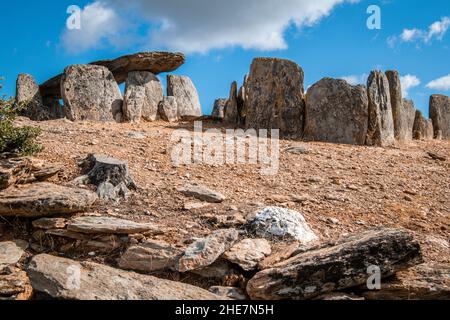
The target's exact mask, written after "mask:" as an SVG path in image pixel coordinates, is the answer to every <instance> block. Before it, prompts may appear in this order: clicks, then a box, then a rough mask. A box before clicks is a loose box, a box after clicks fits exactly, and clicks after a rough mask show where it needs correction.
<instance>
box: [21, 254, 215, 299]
mask: <svg viewBox="0 0 450 320" xmlns="http://www.w3.org/2000/svg"><path fill="white" fill-rule="evenodd" d="M27 272H28V275H29V277H30V280H31V284H32V286H33V289H34V290H36V291H39V292H43V293H46V294H48V295H50V296H51V297H53V298H55V299H65V300H220V299H223V298H222V297H219V296H217V295H215V294H213V293H210V292H208V291H206V290H203V289H201V288H198V287H194V286H191V285H187V284H183V283H180V282H173V281H169V280H163V279H158V278H155V277H152V276H148V275H141V274H137V273H134V272H128V271H124V270H119V269H114V268H111V267H108V266H105V265H101V264H97V263H89V262H82V263H79V262H77V261H74V260H70V259H64V258H58V257H54V256H50V255H45V254H42V255H38V256H35V257H33V259H32V260H31V262H30V264H29V266H28V270H27Z"/></svg>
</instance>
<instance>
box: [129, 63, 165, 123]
mask: <svg viewBox="0 0 450 320" xmlns="http://www.w3.org/2000/svg"><path fill="white" fill-rule="evenodd" d="M163 97H164V92H163V88H162V86H161V83H160V82H159V80H158V78H157V77H156V76H155V75H154V74H153V73H151V72H146V71H136V72H130V73H129V74H128V78H127V81H126V86H125V96H124V99H123V115H124V118H125V120H126V121H129V122H139V121H140V120H141V118H143V119H144V120H147V121H155V120H156V119H157V118H158V105H159V102H160V101H162V100H163Z"/></svg>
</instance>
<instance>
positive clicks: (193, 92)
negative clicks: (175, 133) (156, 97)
mask: <svg viewBox="0 0 450 320" xmlns="http://www.w3.org/2000/svg"><path fill="white" fill-rule="evenodd" d="M167 96H173V97H175V99H176V101H177V106H178V118H179V119H182V120H190V119H196V118H199V117H201V116H202V107H201V105H200V98H199V97H198V93H197V89H196V88H195V86H194V84H193V83H192V80H191V79H190V78H188V77H186V76H176V75H168V76H167Z"/></svg>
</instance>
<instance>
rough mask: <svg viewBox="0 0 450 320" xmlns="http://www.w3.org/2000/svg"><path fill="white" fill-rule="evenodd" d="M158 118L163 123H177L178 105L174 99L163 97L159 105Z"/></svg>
mask: <svg viewBox="0 0 450 320" xmlns="http://www.w3.org/2000/svg"><path fill="white" fill-rule="evenodd" d="M158 112H159V116H160V117H161V119H163V120H164V121H168V122H177V121H178V104H177V99H175V97H164V98H163V99H162V101H161V102H160V103H159V107H158Z"/></svg>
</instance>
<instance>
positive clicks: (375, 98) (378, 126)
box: [366, 71, 395, 147]
mask: <svg viewBox="0 0 450 320" xmlns="http://www.w3.org/2000/svg"><path fill="white" fill-rule="evenodd" d="M367 94H368V97H369V125H368V129H367V140H366V144H367V145H369V146H380V147H385V146H390V145H392V144H394V140H395V138H394V120H393V117H392V107H391V96H390V92H389V82H388V79H387V77H386V75H385V74H384V73H382V72H381V71H372V72H371V73H370V76H369V79H368V80H367Z"/></svg>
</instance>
